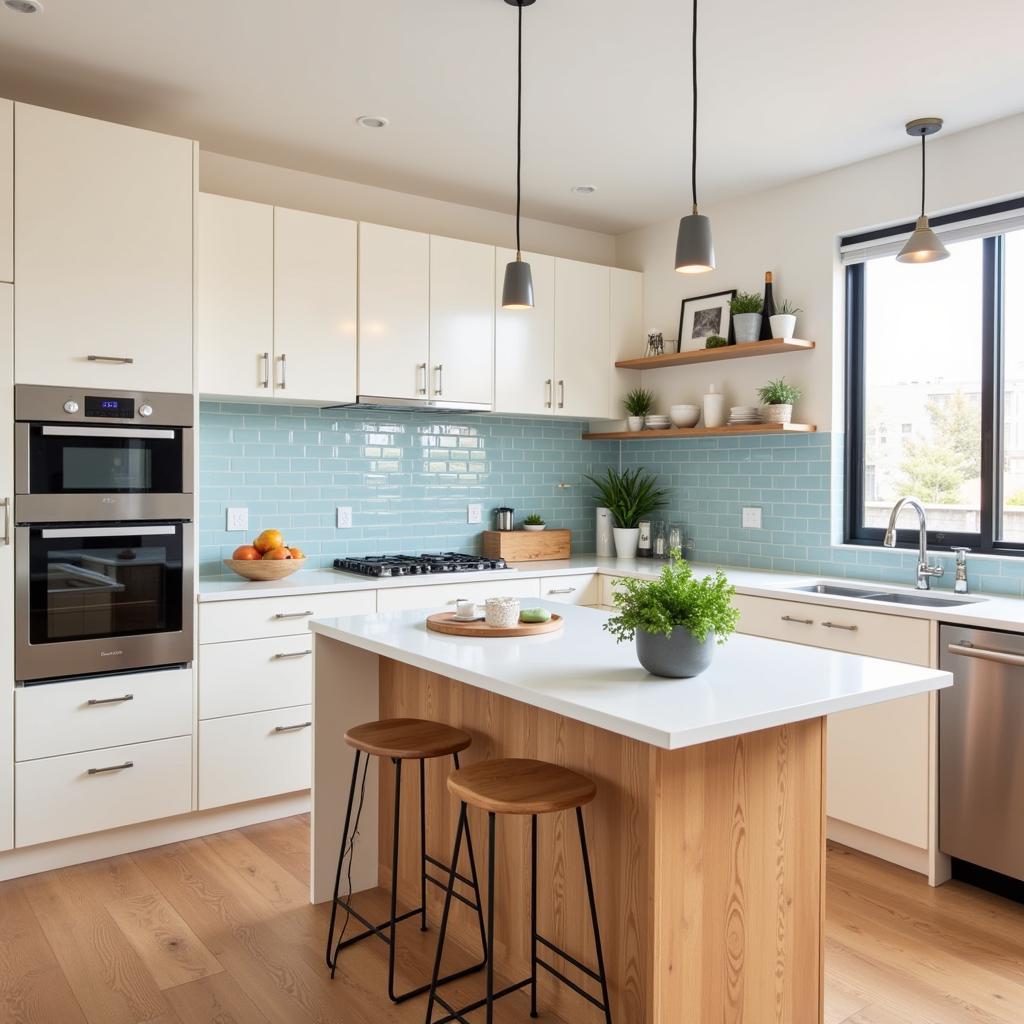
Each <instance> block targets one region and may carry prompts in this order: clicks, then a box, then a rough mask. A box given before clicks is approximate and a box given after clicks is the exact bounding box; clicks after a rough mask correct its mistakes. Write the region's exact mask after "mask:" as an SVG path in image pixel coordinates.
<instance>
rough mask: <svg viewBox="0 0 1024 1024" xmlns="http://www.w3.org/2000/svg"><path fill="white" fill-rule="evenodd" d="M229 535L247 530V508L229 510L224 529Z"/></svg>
mask: <svg viewBox="0 0 1024 1024" xmlns="http://www.w3.org/2000/svg"><path fill="white" fill-rule="evenodd" d="M224 529H226V530H227V531H228V532H229V533H236V532H241V533H244V532H245V531H246V530H248V529H249V510H248V509H247V508H229V509H228V510H227V524H226V526H225V527H224Z"/></svg>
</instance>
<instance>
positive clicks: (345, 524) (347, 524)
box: [338, 505, 352, 530]
mask: <svg viewBox="0 0 1024 1024" xmlns="http://www.w3.org/2000/svg"><path fill="white" fill-rule="evenodd" d="M351 526H352V509H351V507H350V506H348V505H339V506H338V529H339V530H348V529H349V528H351Z"/></svg>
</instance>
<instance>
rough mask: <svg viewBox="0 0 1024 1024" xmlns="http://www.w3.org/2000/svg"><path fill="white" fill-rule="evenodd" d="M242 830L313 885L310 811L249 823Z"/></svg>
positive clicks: (297, 876) (243, 833)
mask: <svg viewBox="0 0 1024 1024" xmlns="http://www.w3.org/2000/svg"><path fill="white" fill-rule="evenodd" d="M240 831H241V833H242V835H244V836H245V837H246V838H247V839H248V840H249V841H250V842H252V843H254V844H255V845H256V846H258V847H259V848H260V849H261V850H262V851H263V852H264V853H266V854H267V855H268V856H270V857H273V858H274V860H276V861H277V863H278V864H280V865H281V867H283V868H285V869H286V870H287V871H289V872H291V874H292V875H294V877H295V878H297V879H298V880H299V881H300V882H302V884H303V885H306V886H308V885H309V815H308V814H297V815H295V816H294V817H291V818H279V819H278V820H276V821H263V822H260V823H259V824H257V825H247V826H246V827H245V828H243V829H240Z"/></svg>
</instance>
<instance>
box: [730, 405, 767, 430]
mask: <svg viewBox="0 0 1024 1024" xmlns="http://www.w3.org/2000/svg"><path fill="white" fill-rule="evenodd" d="M760 422H761V413H760V410H759V409H758V407H757V406H756V405H734V406H733V407H732V408H731V409H730V410H729V423H728V426H730V427H739V426H743V425H745V424H752V423H760Z"/></svg>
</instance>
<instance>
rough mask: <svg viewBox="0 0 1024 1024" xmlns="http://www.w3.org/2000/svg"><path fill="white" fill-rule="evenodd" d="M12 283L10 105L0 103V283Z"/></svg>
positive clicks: (12, 113)
mask: <svg viewBox="0 0 1024 1024" xmlns="http://www.w3.org/2000/svg"><path fill="white" fill-rule="evenodd" d="M13 280H14V104H13V103H12V102H11V101H10V100H0V281H13Z"/></svg>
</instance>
